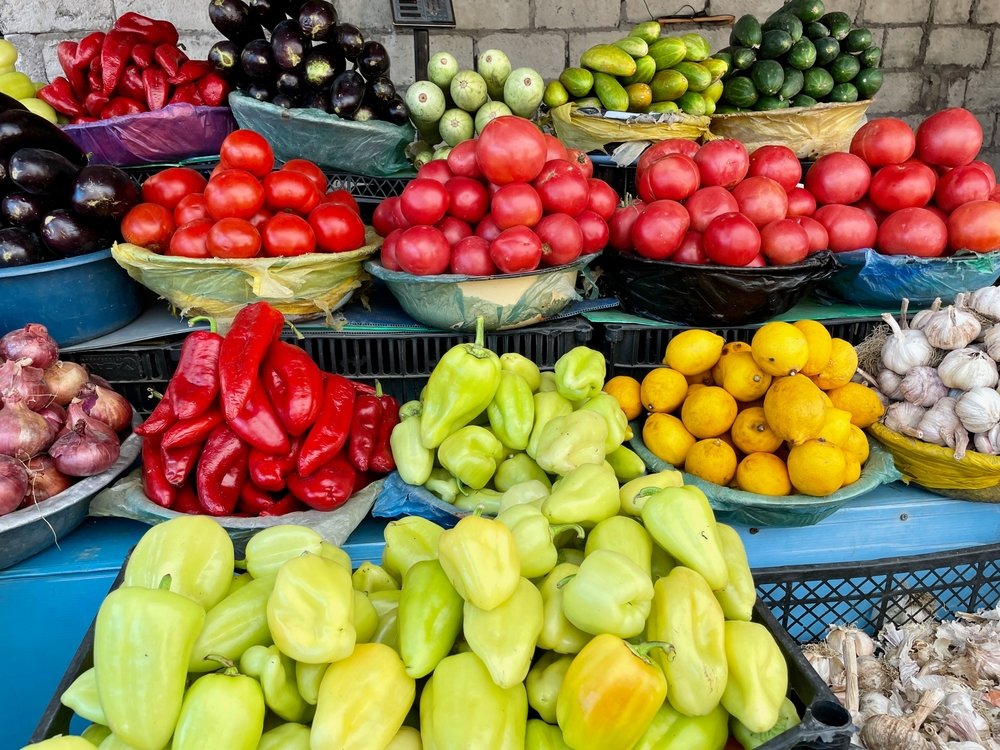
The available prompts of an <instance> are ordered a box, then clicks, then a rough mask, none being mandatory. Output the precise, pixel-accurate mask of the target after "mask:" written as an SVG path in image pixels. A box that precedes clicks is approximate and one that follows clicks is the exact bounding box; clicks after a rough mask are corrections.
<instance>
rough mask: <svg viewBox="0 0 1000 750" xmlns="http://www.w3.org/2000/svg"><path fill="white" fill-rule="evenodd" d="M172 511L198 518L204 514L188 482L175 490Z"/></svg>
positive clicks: (196, 494)
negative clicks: (175, 499) (175, 498)
mask: <svg viewBox="0 0 1000 750" xmlns="http://www.w3.org/2000/svg"><path fill="white" fill-rule="evenodd" d="M172 510H176V511H177V512H178V513H188V514H190V515H199V516H200V515H201V514H202V513H204V512H205V509H204V508H202V507H201V502H199V500H198V493H197V492H195V489H194V486H193V485H192V484H191V483H190V482H189V483H187V484H185V485H184V486H183V487H181V488H180V489H179V490H177V502H175V503H174V507H173V508H172Z"/></svg>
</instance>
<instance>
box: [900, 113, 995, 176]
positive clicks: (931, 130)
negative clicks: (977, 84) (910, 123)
mask: <svg viewBox="0 0 1000 750" xmlns="http://www.w3.org/2000/svg"><path fill="white" fill-rule="evenodd" d="M982 147H983V127H982V125H980V124H979V120H977V119H976V116H975V115H974V114H972V113H971V112H970V111H969V110H967V109H962V108H961V107H953V108H951V109H943V110H941V111H940V112H935V113H934V114H933V115H931V116H930V117H928V118H927V119H926V120H924V121H923V122H922V123H920V126H919V127H918V128H917V152H916V153H917V158H918V159H920V160H921V161H925V162H927V163H928V164H934V165H935V166H941V167H961V166H964V165H966V164H969V163H970V162H972V160H973V159H975V158H976V156H978V154H979V149H981V148H982Z"/></svg>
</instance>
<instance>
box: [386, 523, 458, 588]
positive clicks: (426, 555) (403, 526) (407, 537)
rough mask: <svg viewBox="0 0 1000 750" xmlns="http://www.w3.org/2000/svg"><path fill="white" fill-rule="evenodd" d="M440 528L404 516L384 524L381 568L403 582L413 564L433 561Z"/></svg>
mask: <svg viewBox="0 0 1000 750" xmlns="http://www.w3.org/2000/svg"><path fill="white" fill-rule="evenodd" d="M443 531H444V529H443V528H441V527H440V526H438V525H437V524H436V523H434V522H433V521H428V520H427V519H426V518H421V517H420V516H406V517H404V518H400V519H398V520H396V521H390V522H389V523H388V524H386V527H385V530H384V531H383V532H382V535H383V537H384V539H385V547H384V548H383V550H382V567H383V568H385V569H386V570H387V571H389V574H390V575H391V576H392V577H393V578H395V579H396V580H397V581H402V580H403V576H404V575H405V574H406V571H407V570H409V569H410V566H411V565H413V563H415V562H419V561H421V560H436V559H437V556H438V539H439V538H440V537H441V533H442V532H443Z"/></svg>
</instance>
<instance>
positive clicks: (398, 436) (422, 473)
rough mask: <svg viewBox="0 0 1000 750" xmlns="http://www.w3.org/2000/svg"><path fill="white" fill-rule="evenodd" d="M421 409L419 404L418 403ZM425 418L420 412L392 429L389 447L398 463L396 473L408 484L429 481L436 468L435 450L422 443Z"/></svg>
mask: <svg viewBox="0 0 1000 750" xmlns="http://www.w3.org/2000/svg"><path fill="white" fill-rule="evenodd" d="M417 404H418V407H419V402H417ZM422 424H423V417H422V416H421V415H420V412H417V413H416V414H414V415H413V416H410V417H406V418H405V419H403V421H401V422H400V423H399V424H397V425H396V426H395V427H393V428H392V434H391V435H390V436H389V447H390V448H391V449H392V458H393V460H394V461H395V462H396V471H398V472H399V476H400V478H401V479H402V480H403V481H404V482H406V483H407V484H415V485H420V484H423V483H424V482H426V481H427V480H428V478H429V477H430V475H431V469H433V468H434V449H433V448H425V447H424V444H423V443H422V442H420V432H421V425H422Z"/></svg>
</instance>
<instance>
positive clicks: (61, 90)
mask: <svg viewBox="0 0 1000 750" xmlns="http://www.w3.org/2000/svg"><path fill="white" fill-rule="evenodd" d="M35 96H37V97H38V98H39V99H41V100H42V101H43V102H45V103H46V104H48V105H49V106H50V107H52V109H54V110H56V111H57V112H61V113H62V114H64V115H69V116H70V117H82V116H83V115H84V114H85V112H84V108H83V105H82V104H81V103H80V100H79V99H77V98H76V95H75V94H74V93H73V87H72V86H71V85H70V82H69V81H67V80H66V79H65V78H63V77H62V76H57V77H56V78H53V79H52V83H50V84H49V85H47V86H43V87H42V88H41V89H39V90H38V93H37V94H35Z"/></svg>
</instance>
